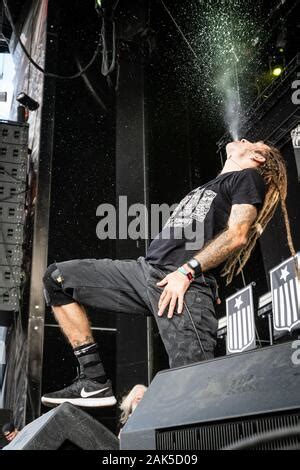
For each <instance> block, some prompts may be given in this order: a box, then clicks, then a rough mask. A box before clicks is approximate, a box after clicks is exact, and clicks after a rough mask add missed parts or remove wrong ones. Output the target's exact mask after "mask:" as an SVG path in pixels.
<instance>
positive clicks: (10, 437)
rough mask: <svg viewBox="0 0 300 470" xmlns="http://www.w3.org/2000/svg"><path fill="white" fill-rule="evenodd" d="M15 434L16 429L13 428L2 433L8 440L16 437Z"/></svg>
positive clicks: (16, 432)
mask: <svg viewBox="0 0 300 470" xmlns="http://www.w3.org/2000/svg"><path fill="white" fill-rule="evenodd" d="M17 434H18V431H17V430H16V429H15V430H14V431H12V432H7V433H5V434H4V435H5V438H6V440H7V441H8V442H10V441H12V440H13V439H14V438H15V437H16V435H17Z"/></svg>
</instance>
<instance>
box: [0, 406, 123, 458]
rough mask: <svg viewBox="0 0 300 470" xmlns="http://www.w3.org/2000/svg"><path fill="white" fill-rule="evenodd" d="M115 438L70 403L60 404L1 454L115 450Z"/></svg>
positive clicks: (26, 430) (32, 424)
mask: <svg viewBox="0 0 300 470" xmlns="http://www.w3.org/2000/svg"><path fill="white" fill-rule="evenodd" d="M118 448H119V440H118V438H117V437H116V436H115V435H114V434H112V433H111V432H110V431H109V430H108V429H107V428H106V427H105V426H103V425H102V424H101V423H99V422H98V421H96V420H95V419H93V418H92V417H91V416H89V415H88V414H87V413H85V412H84V411H82V410H81V409H80V408H77V407H75V406H73V405H71V404H70V403H63V404H62V405H59V406H58V407H57V408H54V409H53V410H51V411H48V413H45V414H44V415H42V416H40V417H39V418H37V419H36V420H35V421H33V422H32V423H30V424H28V425H27V426H26V427H25V428H24V429H22V431H21V432H20V434H18V436H17V437H16V438H15V439H14V440H13V441H12V442H11V443H10V444H8V445H7V446H6V447H4V449H3V450H58V449H70V450H72V449H74V450H76V449H84V450H116V449H118Z"/></svg>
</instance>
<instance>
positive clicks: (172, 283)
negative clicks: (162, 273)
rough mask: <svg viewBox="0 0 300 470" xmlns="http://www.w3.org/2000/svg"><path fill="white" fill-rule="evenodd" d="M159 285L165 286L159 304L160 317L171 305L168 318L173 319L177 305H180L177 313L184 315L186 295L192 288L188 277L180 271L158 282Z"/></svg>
mask: <svg viewBox="0 0 300 470" xmlns="http://www.w3.org/2000/svg"><path fill="white" fill-rule="evenodd" d="M157 285H158V286H159V287H162V286H165V288H164V290H163V291H162V294H161V296H160V298H159V302H158V308H159V310H158V316H159V317H161V316H162V315H163V313H164V311H165V310H166V308H167V307H168V305H169V310H168V318H172V317H173V313H174V309H175V307H176V303H178V306H177V313H182V310H183V299H184V294H185V292H186V291H187V289H188V288H189V286H190V281H189V279H188V277H187V276H185V275H184V274H182V273H181V272H179V271H174V272H173V273H170V274H168V275H167V276H166V277H164V278H163V279H162V281H160V282H157Z"/></svg>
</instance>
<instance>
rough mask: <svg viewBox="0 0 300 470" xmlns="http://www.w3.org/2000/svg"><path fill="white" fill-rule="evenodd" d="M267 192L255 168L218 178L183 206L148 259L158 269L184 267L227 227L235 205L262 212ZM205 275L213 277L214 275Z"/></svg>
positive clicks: (189, 198)
mask: <svg viewBox="0 0 300 470" xmlns="http://www.w3.org/2000/svg"><path fill="white" fill-rule="evenodd" d="M265 191H266V189H265V183H264V180H263V178H262V176H261V175H260V173H259V172H258V171H257V170H256V169H255V168H246V169H244V170H241V171H230V172H228V173H223V174H220V175H218V176H217V177H216V178H214V179H213V180H211V181H209V182H208V183H206V184H205V185H203V186H200V187H198V188H196V189H194V190H193V191H191V192H190V193H189V194H188V195H187V196H186V197H185V198H184V199H183V200H182V201H181V202H180V203H179V205H178V206H177V207H176V209H175V210H174V212H173V213H172V215H171V217H170V218H169V219H168V221H167V223H166V224H165V226H164V227H163V229H162V231H161V232H160V233H159V234H158V235H157V236H156V237H155V238H154V240H153V241H152V242H151V244H150V246H149V248H148V251H147V255H146V260H147V261H148V262H149V263H150V264H153V265H157V266H175V267H179V266H181V265H182V264H184V263H186V262H187V261H188V260H189V259H190V258H192V257H193V256H195V255H196V254H197V253H198V252H199V250H201V248H202V247H203V246H204V245H205V244H206V243H207V242H208V241H210V240H212V239H213V238H215V237H216V236H217V235H218V234H219V233H220V232H222V231H223V230H224V229H225V228H226V227H227V224H228V219H229V215H230V211H231V206H232V205H233V204H252V205H255V206H256V207H257V208H258V209H259V208H260V207H261V205H262V203H263V201H264V198H265ZM205 274H206V275H207V276H208V277H209V274H210V273H208V272H207V273H205Z"/></svg>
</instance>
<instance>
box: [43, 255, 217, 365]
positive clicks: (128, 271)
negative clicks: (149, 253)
mask: <svg viewBox="0 0 300 470" xmlns="http://www.w3.org/2000/svg"><path fill="white" fill-rule="evenodd" d="M54 269H56V271H54V274H55V284H54V288H53V286H52V287H49V282H47V279H49V273H52V272H53V270H54ZM175 269H176V268H175V267H174V268H173V269H172V268H171V269H170V267H168V269H165V268H163V270H162V269H159V268H157V267H156V266H155V267H154V266H152V265H150V264H149V263H148V262H147V261H146V260H145V258H143V257H140V258H138V259H137V260H111V259H107V258H105V259H83V260H71V261H65V262H61V263H55V265H51V266H49V268H48V270H47V272H48V275H47V272H46V274H45V276H44V283H45V298H46V302H47V305H52V306H55V305H64V304H68V303H71V302H74V301H76V302H78V303H80V304H82V305H85V306H92V307H98V308H99V309H101V310H104V311H105V312H106V313H107V314H109V312H115V313H125V314H126V313H127V314H132V315H154V318H155V320H156V323H157V325H158V329H159V332H160V335H161V338H162V340H163V343H164V345H165V348H166V351H167V353H168V356H169V364H170V367H179V366H182V365H185V364H190V363H193V362H198V361H202V360H204V359H210V358H212V357H213V353H214V348H215V345H216V331H217V320H216V317H215V311H214V302H215V297H216V292H215V290H214V289H213V286H210V285H208V284H207V283H206V282H202V283H197V284H196V283H195V284H193V283H192V284H191V286H190V287H189V289H188V290H187V291H186V293H185V297H184V300H185V307H184V310H183V313H182V314H177V313H176V309H175V313H174V315H173V317H172V318H171V319H169V318H167V314H166V313H167V311H166V312H165V313H164V315H163V316H162V317H159V316H158V315H157V313H158V300H159V297H160V294H161V292H162V291H163V288H162V287H158V286H157V285H156V283H157V282H158V281H159V280H161V279H163V278H164V277H165V276H166V275H167V274H168V272H171V271H172V270H175ZM187 309H188V310H189V312H188V311H187ZM190 316H191V317H192V320H193V321H192V320H191V318H190ZM195 328H196V330H197V333H198V334H197V333H196V331H195ZM199 339H200V342H201V345H200V343H199Z"/></svg>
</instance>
